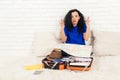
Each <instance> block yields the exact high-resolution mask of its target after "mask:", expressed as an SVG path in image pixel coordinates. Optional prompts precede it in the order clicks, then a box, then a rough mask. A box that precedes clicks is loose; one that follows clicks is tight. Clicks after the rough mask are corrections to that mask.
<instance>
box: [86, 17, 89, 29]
mask: <svg viewBox="0 0 120 80" xmlns="http://www.w3.org/2000/svg"><path fill="white" fill-rule="evenodd" d="M86 25H87V27H90V18H89V17H87V19H86Z"/></svg>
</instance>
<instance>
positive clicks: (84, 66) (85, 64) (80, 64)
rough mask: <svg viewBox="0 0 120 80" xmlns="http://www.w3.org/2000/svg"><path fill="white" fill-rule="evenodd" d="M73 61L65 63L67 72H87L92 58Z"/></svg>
mask: <svg viewBox="0 0 120 80" xmlns="http://www.w3.org/2000/svg"><path fill="white" fill-rule="evenodd" d="M77 59H80V60H75V59H73V58H72V61H69V62H68V63H67V69H68V70H79V71H89V70H90V69H91V65H92V61H93V57H82V58H81V57H77Z"/></svg>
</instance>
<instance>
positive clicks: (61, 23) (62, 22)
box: [60, 19, 65, 29]
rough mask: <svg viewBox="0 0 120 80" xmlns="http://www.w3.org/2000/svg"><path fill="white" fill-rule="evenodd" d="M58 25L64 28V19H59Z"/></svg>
mask: <svg viewBox="0 0 120 80" xmlns="http://www.w3.org/2000/svg"><path fill="white" fill-rule="evenodd" d="M60 26H61V28H62V29H64V27H65V24H64V20H63V19H61V21H60Z"/></svg>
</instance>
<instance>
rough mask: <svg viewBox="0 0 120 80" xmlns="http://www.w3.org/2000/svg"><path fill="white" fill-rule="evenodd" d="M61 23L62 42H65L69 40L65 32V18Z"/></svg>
mask: <svg viewBox="0 0 120 80" xmlns="http://www.w3.org/2000/svg"><path fill="white" fill-rule="evenodd" d="M60 25H61V30H60V38H61V40H62V42H63V43H64V42H66V40H67V36H66V35H65V32H64V27H65V25H64V21H63V20H61V22H60Z"/></svg>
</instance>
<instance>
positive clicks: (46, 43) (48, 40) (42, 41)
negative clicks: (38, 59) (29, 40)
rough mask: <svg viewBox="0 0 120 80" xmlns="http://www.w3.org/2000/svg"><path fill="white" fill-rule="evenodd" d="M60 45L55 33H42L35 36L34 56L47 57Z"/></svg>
mask: <svg viewBox="0 0 120 80" xmlns="http://www.w3.org/2000/svg"><path fill="white" fill-rule="evenodd" d="M58 43H59V39H58V38H56V37H55V31H41V32H37V33H35V34H34V41H33V54H35V55H36V56H46V55H47V54H49V53H50V52H51V51H52V49H53V48H54V47H55V46H56V45H57V44H58Z"/></svg>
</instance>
